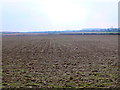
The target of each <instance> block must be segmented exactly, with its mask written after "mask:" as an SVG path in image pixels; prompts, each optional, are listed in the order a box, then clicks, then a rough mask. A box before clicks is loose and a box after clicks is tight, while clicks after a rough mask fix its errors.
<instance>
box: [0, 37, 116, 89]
mask: <svg viewBox="0 0 120 90" xmlns="http://www.w3.org/2000/svg"><path fill="white" fill-rule="evenodd" d="M2 40H3V41H2V45H3V46H2V49H3V50H2V63H3V65H2V68H3V73H2V75H3V82H2V85H3V87H4V88H14V87H16V88H19V87H24V88H44V87H48V88H50V87H54V88H66V87H67V88H116V87H118V66H117V65H118V36H117V35H40V36H37V35H33V36H27V35H26V36H22V35H20V36H17V35H15V36H14V35H13V36H3V39H2Z"/></svg>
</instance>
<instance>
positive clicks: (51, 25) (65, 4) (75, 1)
mask: <svg viewBox="0 0 120 90" xmlns="http://www.w3.org/2000/svg"><path fill="white" fill-rule="evenodd" d="M1 4H2V8H1V7H0V10H1V12H0V21H1V24H2V28H0V29H2V30H3V31H39V30H40V31H44V30H66V29H67V30H72V29H78V30H79V29H82V28H109V27H111V26H113V27H117V25H118V2H117V1H114V0H110V1H106V2H105V1H102V0H101V1H99V0H98V1H97V0H96V1H94V0H91V1H90V0H89V1H88V0H35V1H34V0H33V1H26V2H14V1H13V2H2V3H1ZM1 17H2V18H1ZM1 24H0V25H1Z"/></svg>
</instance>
